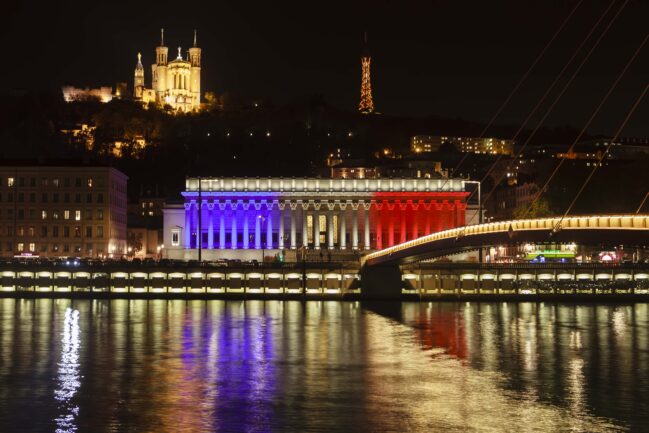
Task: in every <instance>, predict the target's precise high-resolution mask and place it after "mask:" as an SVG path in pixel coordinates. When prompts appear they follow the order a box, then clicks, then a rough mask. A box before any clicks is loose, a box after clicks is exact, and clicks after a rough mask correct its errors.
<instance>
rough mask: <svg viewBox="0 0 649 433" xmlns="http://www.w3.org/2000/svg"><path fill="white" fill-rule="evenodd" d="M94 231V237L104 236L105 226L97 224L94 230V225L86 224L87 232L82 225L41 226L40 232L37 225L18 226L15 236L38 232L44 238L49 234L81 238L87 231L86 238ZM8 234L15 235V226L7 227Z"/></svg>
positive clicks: (33, 234) (31, 235)
mask: <svg viewBox="0 0 649 433" xmlns="http://www.w3.org/2000/svg"><path fill="white" fill-rule="evenodd" d="M93 232H94V237H96V238H103V237H104V226H97V227H95V228H94V230H93V227H92V226H86V227H85V232H82V228H81V226H63V227H59V226H52V227H51V228H50V227H48V226H41V227H40V230H39V231H38V232H37V230H36V227H34V226H29V227H25V226H17V227H16V233H15V236H29V237H34V236H36V235H37V233H38V236H40V237H42V238H46V237H48V236H52V237H54V238H58V237H59V236H62V237H64V238H69V237H75V238H80V237H81V234H82V233H85V237H86V238H92V237H93ZM7 236H14V233H13V227H11V226H9V227H7Z"/></svg>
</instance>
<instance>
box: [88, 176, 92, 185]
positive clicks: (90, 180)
mask: <svg viewBox="0 0 649 433" xmlns="http://www.w3.org/2000/svg"><path fill="white" fill-rule="evenodd" d="M88 188H92V177H89V178H88Z"/></svg>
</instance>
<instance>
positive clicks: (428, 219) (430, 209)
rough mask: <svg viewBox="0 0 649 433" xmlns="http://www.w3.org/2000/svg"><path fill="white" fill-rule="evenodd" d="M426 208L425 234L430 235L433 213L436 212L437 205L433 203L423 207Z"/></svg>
mask: <svg viewBox="0 0 649 433" xmlns="http://www.w3.org/2000/svg"><path fill="white" fill-rule="evenodd" d="M422 206H423V207H424V218H425V223H424V224H425V225H424V233H425V234H427V235H429V234H430V231H431V220H432V218H433V215H432V213H433V212H434V211H435V205H434V204H433V203H428V204H424V205H422Z"/></svg>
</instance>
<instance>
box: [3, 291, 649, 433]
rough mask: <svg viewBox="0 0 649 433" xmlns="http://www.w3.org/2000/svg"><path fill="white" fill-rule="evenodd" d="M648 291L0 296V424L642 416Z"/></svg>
mask: <svg viewBox="0 0 649 433" xmlns="http://www.w3.org/2000/svg"><path fill="white" fill-rule="evenodd" d="M648 349H649V305H647V304H637V305H617V306H615V305H613V306H601V305H600V306H597V305H570V304H559V305H555V304H530V303H525V304H513V303H427V304H416V303H403V304H384V305H381V304H375V305H366V304H359V303H344V302H308V303H304V304H303V303H300V302H293V301H285V302H282V301H266V302H264V301H247V302H239V301H227V302H226V301H162V300H161V301H144V300H135V301H127V300H114V301H105V300H101V301H87V300H76V301H71V300H47V299H41V300H13V299H0V432H2V433H9V432H20V433H25V432H54V431H56V432H75V431H78V432H93V433H94V432H230V431H232V432H239V431H241V432H269V431H274V432H365V431H367V432H388V431H391V432H404V431H415V432H436V431H440V432H448V431H491V432H522V431H548V432H564V431H574V432H597V431H620V430H632V431H648V430H649V352H648Z"/></svg>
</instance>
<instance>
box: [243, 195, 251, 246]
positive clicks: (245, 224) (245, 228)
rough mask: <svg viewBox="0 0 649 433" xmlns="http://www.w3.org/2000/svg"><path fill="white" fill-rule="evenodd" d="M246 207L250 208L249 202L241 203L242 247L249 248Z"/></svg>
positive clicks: (248, 216) (248, 217)
mask: <svg viewBox="0 0 649 433" xmlns="http://www.w3.org/2000/svg"><path fill="white" fill-rule="evenodd" d="M248 209H250V204H244V205H243V249H244V250H248V249H250V229H249V228H248V220H249V219H250V215H248Z"/></svg>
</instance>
